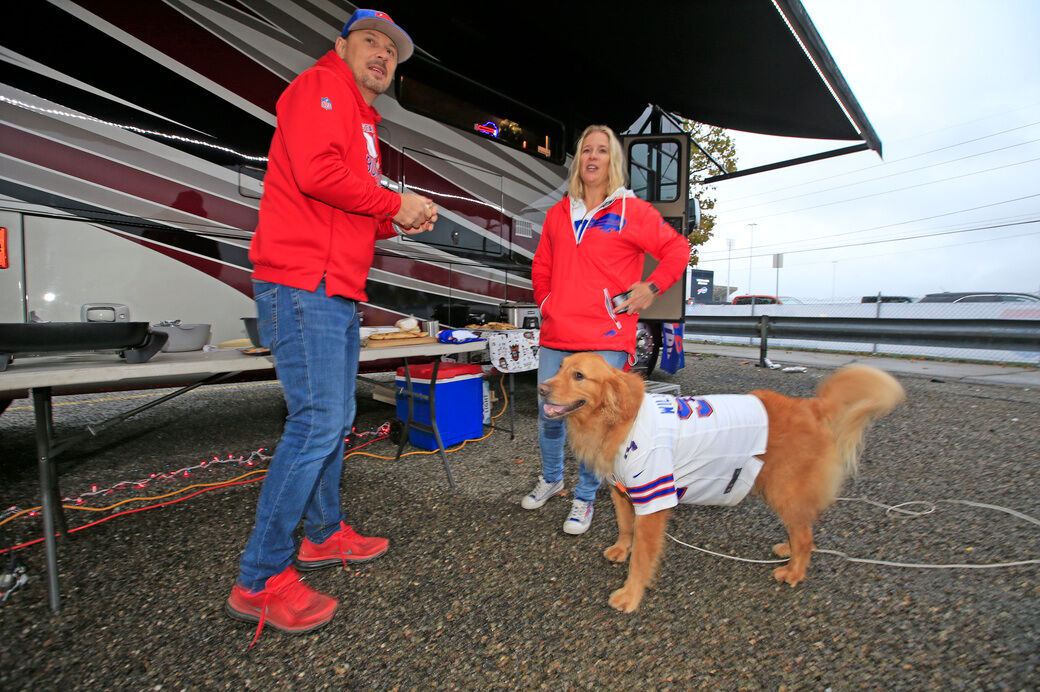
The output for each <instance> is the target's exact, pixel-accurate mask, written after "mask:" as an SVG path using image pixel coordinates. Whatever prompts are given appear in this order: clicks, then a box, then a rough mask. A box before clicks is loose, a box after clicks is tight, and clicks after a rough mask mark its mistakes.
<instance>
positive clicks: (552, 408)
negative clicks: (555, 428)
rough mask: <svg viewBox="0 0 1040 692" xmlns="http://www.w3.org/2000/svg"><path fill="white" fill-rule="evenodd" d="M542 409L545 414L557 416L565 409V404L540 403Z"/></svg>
mask: <svg viewBox="0 0 1040 692" xmlns="http://www.w3.org/2000/svg"><path fill="white" fill-rule="evenodd" d="M542 409H543V410H544V411H545V415H547V416H550V417H551V416H558V415H560V414H561V413H563V412H564V411H566V410H567V407H566V406H557V405H556V404H542Z"/></svg>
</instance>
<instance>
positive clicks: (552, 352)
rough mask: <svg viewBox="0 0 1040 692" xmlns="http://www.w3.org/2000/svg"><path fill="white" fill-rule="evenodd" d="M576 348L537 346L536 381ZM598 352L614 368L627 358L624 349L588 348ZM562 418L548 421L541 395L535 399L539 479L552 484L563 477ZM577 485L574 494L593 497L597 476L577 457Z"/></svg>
mask: <svg viewBox="0 0 1040 692" xmlns="http://www.w3.org/2000/svg"><path fill="white" fill-rule="evenodd" d="M571 353H577V351H557V350H556V349H554V348H547V347H545V346H542V347H541V348H539V349H538V381H539V382H544V381H545V380H547V379H549V378H550V377H552V376H553V375H555V374H556V373H557V371H559V369H560V364H561V363H563V359H564V358H566V357H567V356H569V355H570V354H571ZM589 353H598V354H599V355H601V356H603V358H604V360H606V361H607V363H609V364H610V365H612V366H614V367H615V368H621V367H623V366H624V365H625V362H626V361H627V360H628V354H627V353H625V352H624V351H589ZM564 425H565V424H564V421H563V419H557V420H549V419H547V418H546V417H545V411H544V410H543V409H542V401H541V398H539V399H538V444H539V445H540V446H541V449H542V478H544V479H545V480H546V482H547V483H555V482H556V481H558V480H560V479H561V478H563V453H564V447H565V445H566V442H567V434H566V428H565V427H564ZM578 461H579V462H580V467H579V470H578V485H577V486H575V488H574V497H575V498H577V499H579V500H584V501H585V502H592V501H593V500H595V499H596V491H597V490H599V484H600V479H599V478H598V477H597V476H596V474H595V473H593V472H592V471H589V470H588V469H587V468H585V463H584V462H582V461H581V460H580V459H579V460H578Z"/></svg>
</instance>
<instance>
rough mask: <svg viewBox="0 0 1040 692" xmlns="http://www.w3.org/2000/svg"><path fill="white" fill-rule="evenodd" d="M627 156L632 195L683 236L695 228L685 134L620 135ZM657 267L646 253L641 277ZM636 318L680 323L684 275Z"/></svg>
mask: <svg viewBox="0 0 1040 692" xmlns="http://www.w3.org/2000/svg"><path fill="white" fill-rule="evenodd" d="M621 141H622V145H623V146H624V148H625V152H626V154H627V156H628V180H629V186H630V187H631V188H632V191H633V192H635V194H636V196H637V197H639V198H641V199H644V200H646V201H647V202H649V203H650V204H652V205H653V206H654V207H655V208H656V209H657V211H659V212H661V216H663V217H664V220H665V221H667V222H668V224H669V225H670V226H671V227H672V228H674V229H675V230H676V231H677V232H678V233H680V234H682V235H683V237H685V236H686V235H687V234H688V233H689V231H690V230H692V229H694V228H696V225H695V224H696V223H697V222H699V217H700V214H699V213H698V212H699V210H698V208H697V207H696V205H695V204H694V205H692V206H691V205H690V203H689V201H688V200H687V197H688V196H689V189H690V184H689V178H690V165H689V161H690V140H689V138H688V137H687V136H686V134H685V133H679V134H658V135H653V134H639V135H623V136H622V137H621ZM656 268H657V260H655V259H654V258H653V257H651V256H650V255H649V254H648V255H647V256H646V260H645V261H644V263H643V278H644V279H646V278H647V277H649V276H650V274H651V272H653V270H654V269H656ZM640 317H641V318H643V319H648V320H663V321H666V322H681V321H683V320H684V319H685V317H686V272H683V275H682V277H681V278H680V279H679V280H678V281H676V282H675V284H674V285H673V286H672V287H671V288H669V289H668V290H667V291H665V292H664V293H662V294H661V295H660V296H658V297H657V300H655V301H654V303H653V305H651V306H650V307H649V308H647V309H646V310H643V311H642V312H641V313H640Z"/></svg>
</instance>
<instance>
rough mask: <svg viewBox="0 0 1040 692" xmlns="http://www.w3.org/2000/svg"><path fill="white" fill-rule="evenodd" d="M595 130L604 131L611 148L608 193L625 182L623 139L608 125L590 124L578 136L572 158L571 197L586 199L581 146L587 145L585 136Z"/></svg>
mask: <svg viewBox="0 0 1040 692" xmlns="http://www.w3.org/2000/svg"><path fill="white" fill-rule="evenodd" d="M593 132H602V133H603V134H605V135H606V136H607V141H608V142H609V148H610V166H608V168H607V194H608V195H610V193H612V192H613V191H614V190H616V189H618V188H619V187H621V186H622V185H624V184H625V152H624V151H622V149H621V141H620V140H619V139H618V137H617V135H616V134H614V131H613V130H611V129H610V128H609V127H607V126H606V125H589V126H588V127H586V128H585V131H584V132H582V133H581V137H579V138H578V146H577V147H576V148H575V150H574V158H573V159H571V175H570V182H569V183H568V185H567V194H568V196H570V198H571V199H585V183H584V182H582V179H581V148H582V147H583V146H584V145H585V138H586V137H588V136H589V135H590V134H592V133H593Z"/></svg>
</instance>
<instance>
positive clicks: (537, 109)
mask: <svg viewBox="0 0 1040 692" xmlns="http://www.w3.org/2000/svg"><path fill="white" fill-rule="evenodd" d="M383 5H384V6H381V7H380V9H383V10H385V11H387V12H388V13H390V14H391V15H392V16H393V17H394V18H395V20H396V21H397V22H398V23H400V24H401V25H402V26H404V27H406V28H407V29H408V31H409V32H411V34H412V36H413V38H414V39H415V41H416V45H417V51H416V55H415V56H414V57H413V58H412V59H411V60H409V61H408V62H406V63H403V64H402V65H401V66H400V68H399V71H398V75H397V78H396V82H395V85H394V88H393V89H392V92H388V93H387V95H385V96H383V97H382V98H381V99H380V100H379V101H377V103H376V106H377V108H378V109H379V110H380V112H381V114H382V115H383V118H384V119H383V122H382V124H381V125H380V128H381V129H380V137H381V156H382V162H383V175H384V184H385V185H386V186H388V187H390V188H393V189H395V190H412V191H416V192H421V193H422V194H425V195H427V196H430V197H432V198H433V199H435V200H436V202H437V204H438V205H439V207H440V210H441V211H440V221H439V222H438V223H437V226H436V228H435V230H434V231H432V232H430V233H425V234H422V235H419V236H415V237H414V238H413V237H399V238H396V239H392V240H386V241H380V243H379V245H378V247H377V252H376V257H375V262H374V266H373V267H372V271H371V274H370V277H369V283H368V288H367V292H368V295H369V301H368V302H367V303H366V304H365V305H364V306H363V307H362V311H363V314H364V324H366V325H385V324H392V323H393V322H394V321H395V320H396V319H398V318H400V317H402V316H405V315H413V316H416V317H420V318H427V319H435V320H438V321H439V322H440V324H441V325H443V326H456V327H459V326H464V325H467V324H472V323H475V322H477V323H479V322H483V321H485V320H498V319H500V318H502V317H506V316H508V315H507V313H506V311H508V310H510V309H515V308H517V307H518V306H519V307H521V308H529V307H530V304H531V302H532V300H533V296H532V289H531V278H530V264H531V259H532V257H533V255H534V252H535V249H536V247H537V245H538V240H539V235H540V228H541V223H542V220H543V219H544V215H545V212H546V211H547V210H548V208H549V207H550V206H551V205H552V204H553V203H555V202H556V201H558V200H559V199H560V198H561V197H562V196H563V195H564V194H565V190H566V171H567V164H568V159H569V155H570V153H571V152H570V148H572V147H573V144H574V139H575V137H576V135H577V133H578V132H580V131H581V129H582V128H583V127H584V126H585V125H587V124H589V123H592V122H606V123H607V124H609V125H611V126H612V127H614V128H615V130H617V131H619V132H627V135H626V148H627V154H628V156H629V158H630V177H631V186H632V187H633V188H634V189H635V190H636V192H637V194H640V195H641V196H643V197H644V198H646V199H648V200H649V201H651V202H653V203H654V204H655V205H657V206H658V207H659V208H660V209H661V210H662V213H663V215H664V216H665V217H666V218H668V219H669V221H670V222H671V224H672V225H673V227H674V228H675V229H676V231H677V232H680V233H686V232H688V231H689V230H690V227H691V223H695V222H696V209H695V207H690V206H689V202H688V198H689V197H690V184H689V180H688V175H689V171H688V165H687V161H688V148H689V147H690V146H696V143H695V142H691V141H690V140H689V138H688V136H687V135H686V134H685V133H683V132H682V130H681V128H679V127H678V126H677V125H678V120H677V119H676V117H675V115H673V114H679V115H681V116H683V117H690V118H694V119H697V120H699V121H701V122H710V123H712V124H717V125H721V126H724V127H733V128H737V129H745V130H750V131H757V132H768V133H774V134H786V135H791V136H801V137H817V138H821V139H846V140H862V142H860V143H859V144H856V145H852V146H850V147H847V148H843V149H840V150H837V151H835V152H831V153H828V154H826V155H836V154H838V153H847V152H849V151H860V150H863V149H865V148H871V149H874V150H876V151H879V152H880V143H879V142H878V141H877V138H876V136H875V135H874V134H873V131H872V130H871V129H870V125H869V123H868V122H867V121H866V118H865V117H864V116H863V114H862V112H861V111H860V110H859V107H858V105H856V103H855V99H854V98H853V97H852V94H851V92H850V91H849V89H848V87H847V86H846V85H845V83H844V81H843V80H842V79H841V75H840V73H838V70H837V68H836V66H835V65H834V64H833V61H832V60H830V57H829V55H827V53H826V49H825V48H824V47H823V43H822V41H820V39H819V37H818V36H817V35H816V32H815V30H814V29H813V28H812V24H811V22H810V21H809V19H808V16H807V15H806V14H805V12H804V10H803V9H802V7H801V5H800V4H799V3H798V2H797V0H776V1H775V2H774V1H772V0H739V1H738V0H726V1H725V2H721V1H720V2H714V1H711V0H690V2H686V3H649V4H644V5H643V6H641V7H640V10H639V12H638V13H632V14H630V15H626V16H624V17H622V16H620V15H618V14H616V13H610V12H605V11H600V9H597V8H598V5H592V4H586V3H558V2H555V3H546V2H531V3H520V4H519V5H517V6H516V7H515V8H514V9H515V11H514V9H510V10H509V11H508V12H506V13H505V14H499V13H492V12H488V11H487V8H486V6H484V5H483V4H478V3H472V4H471V3H429V2H425V3H419V2H392V1H391V2H386V3H383ZM354 9H355V7H354V6H353V5H351V4H350V3H346V2H341V1H339V0H320V1H319V0H137V1H135V2H119V1H113V0H50V1H43V0H38V1H34V2H29V3H20V5H19V8H18V11H17V13H13V14H11V16H10V17H8V18H7V19H6V20H5V21H4V22H3V27H2V28H0V40H2V44H0V322H30V321H34V320H42V321H54V322H58V321H81V320H103V321H122V320H134V321H147V322H151V323H157V322H160V321H173V320H182V321H184V322H190V323H206V324H210V325H212V332H211V333H212V336H211V340H212V342H214V343H217V342H222V341H225V340H229V339H235V338H240V337H244V336H245V330H244V327H243V322H242V318H244V317H250V316H252V315H253V314H254V308H253V304H252V300H251V295H252V288H251V282H250V270H251V267H250V263H249V260H248V249H249V242H250V238H251V236H252V233H253V229H254V227H255V224H256V218H257V209H258V206H259V200H260V196H261V194H262V192H263V179H264V169H265V162H266V154H267V148H268V145H269V143H270V140H271V135H272V132H273V129H274V125H275V116H274V106H275V102H276V100H277V98H278V96H279V94H280V93H281V91H282V90H283V89H284V88H285V86H286V85H287V84H288V83H289V81H290V80H292V79H293V77H294V76H295V75H297V74H298V73H300V72H301V71H303V70H304V69H306V68H307V67H309V66H310V65H311V64H313V62H314V61H315V60H316V59H317V58H318V57H319V56H321V55H322V54H324V53H325V52H326V51H327V50H329V48H330V47H331V44H332V40H333V39H334V38H335V36H337V35H338V34H339V31H340V29H341V27H342V24H343V22H344V21H345V19H346V18H347V17H348V16H349V15H350V13H351V12H352V11H353V10H354ZM590 38H594V39H595V40H594V41H591V40H590ZM778 165H779V164H778ZM725 177H726V175H718V176H714V177H712V178H709V180H710V181H715V180H722V179H724V178H725ZM685 294H686V289H685V286H682V285H680V286H677V287H676V288H675V289H674V290H673V291H670V292H669V294H668V295H666V296H665V297H664V298H663V299H661V300H659V301H658V302H657V303H656V304H655V306H654V309H653V312H651V313H648V314H645V315H643V317H644V318H645V324H646V328H645V329H644V330H643V331H642V332H641V340H642V342H641V347H642V348H641V354H642V356H643V359H644V361H647V360H649V361H651V366H652V360H653V358H654V353H655V350H656V349H655V343H656V342H655V337H654V329H653V325H654V323H655V320H672V321H680V320H682V319H683V316H684V299H685ZM657 338H659V337H657Z"/></svg>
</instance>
